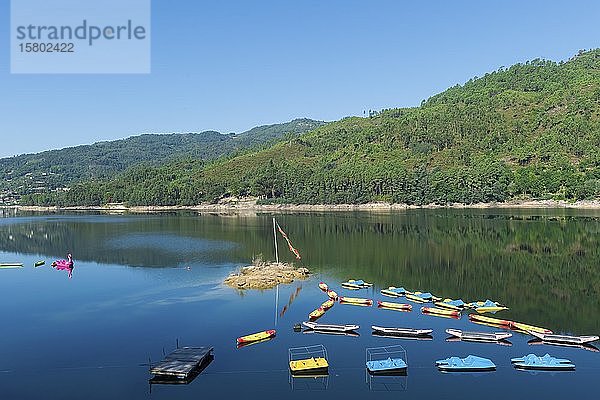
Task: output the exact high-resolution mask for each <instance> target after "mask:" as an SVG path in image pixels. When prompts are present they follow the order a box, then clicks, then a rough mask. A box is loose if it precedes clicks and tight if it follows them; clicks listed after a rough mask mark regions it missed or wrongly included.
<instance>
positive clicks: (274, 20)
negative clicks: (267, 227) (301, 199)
mask: <svg viewBox="0 0 600 400" xmlns="http://www.w3.org/2000/svg"><path fill="white" fill-rule="evenodd" d="M9 15H10V14H9V1H8V0H0V17H1V18H2V19H1V20H0V21H1V23H0V36H1V41H0V43H1V45H0V46H1V47H0V48H1V49H2V55H1V56H0V135H1V138H2V140H1V141H0V157H5V156H11V155H14V154H21V153H31V152H38V151H42V150H46V149H53V148H62V147H66V146H73V145H78V144H86V143H93V142H96V141H101V140H112V139H117V138H123V137H127V136H131V135H136V134H140V133H144V132H196V131H203V130H209V129H214V130H218V131H221V132H231V131H235V132H240V131H243V130H246V129H249V128H251V127H253V126H256V125H261V124H268V123H276V122H283V121H287V120H290V119H293V118H297V117H309V118H314V119H320V120H335V119H339V118H342V117H344V116H348V115H361V114H362V111H363V110H365V109H366V110H368V109H381V108H389V107H405V106H416V105H418V104H419V103H420V101H421V100H423V99H426V98H428V97H429V96H431V95H432V94H435V93H437V92H440V91H442V90H444V89H445V88H447V87H449V86H452V85H454V84H456V83H464V82H465V81H467V80H468V79H469V78H471V77H473V76H475V75H483V74H484V73H485V72H488V71H491V70H494V69H497V68H498V67H500V66H509V65H511V64H514V63H516V62H522V61H526V60H529V59H534V58H536V57H543V58H548V59H551V60H556V61H558V60H566V59H568V58H570V57H571V56H572V55H574V54H575V53H576V52H577V51H578V50H579V49H584V48H585V49H589V48H595V47H600V45H599V43H600V42H599V39H600V30H598V16H599V15H600V2H598V1H597V0H589V1H578V0H574V1H569V2H551V1H541V0H535V1H522V0H520V1H515V0H503V1H481V0H471V1H461V0H453V1H447V0H440V1H420V0H419V1H417V0H413V1H408V0H407V1H399V0H389V1H377V0H364V1H352V0H328V1H323V0H319V1H317V0H315V1H293V2H292V1H282V0H273V1H261V0H254V1H242V0H240V1H227V0H221V1H200V0H188V1H183V0H154V1H153V2H152V73H151V74H148V75H11V74H10V60H9V49H8V47H7V46H8V41H9V28H8V26H9Z"/></svg>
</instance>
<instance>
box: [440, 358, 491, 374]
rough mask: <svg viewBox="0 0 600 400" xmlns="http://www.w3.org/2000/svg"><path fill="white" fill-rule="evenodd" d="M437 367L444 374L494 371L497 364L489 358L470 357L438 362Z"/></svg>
mask: <svg viewBox="0 0 600 400" xmlns="http://www.w3.org/2000/svg"><path fill="white" fill-rule="evenodd" d="M435 365H436V366H437V367H438V369H439V370H440V371H444V372H478V371H493V370H495V369H496V364H494V363H493V362H492V360H489V359H487V358H483V357H478V356H473V355H469V356H467V357H465V358H459V357H450V358H446V359H444V360H437V361H436V362H435Z"/></svg>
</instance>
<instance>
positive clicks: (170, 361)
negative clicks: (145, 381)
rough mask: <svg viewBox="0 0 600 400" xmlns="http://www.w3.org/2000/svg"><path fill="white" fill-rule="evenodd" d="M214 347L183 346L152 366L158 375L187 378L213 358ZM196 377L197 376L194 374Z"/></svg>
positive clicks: (153, 372)
mask: <svg viewBox="0 0 600 400" xmlns="http://www.w3.org/2000/svg"><path fill="white" fill-rule="evenodd" d="M212 352H213V348H212V347H181V348H179V349H177V350H175V351H174V352H172V353H171V354H169V355H167V356H166V357H165V358H164V359H163V360H162V361H160V362H159V363H158V364H156V365H154V366H153V367H152V368H150V373H152V374H154V375H156V376H157V377H164V378H166V377H171V378H176V379H187V378H188V377H190V376H194V375H197V374H195V372H197V371H198V370H200V368H201V366H202V365H206V364H207V363H210V360H212V357H213V355H212ZM194 377H195V376H194Z"/></svg>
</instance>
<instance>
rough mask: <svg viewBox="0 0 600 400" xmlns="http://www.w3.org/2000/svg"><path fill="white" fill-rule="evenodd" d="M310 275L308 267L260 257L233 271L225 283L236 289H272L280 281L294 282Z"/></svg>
mask: <svg viewBox="0 0 600 400" xmlns="http://www.w3.org/2000/svg"><path fill="white" fill-rule="evenodd" d="M308 276H309V272H308V269H307V268H303V267H301V268H296V267H295V266H294V264H288V263H282V262H280V263H276V262H269V261H263V260H262V259H260V258H258V259H256V260H254V261H253V263H252V265H249V266H247V267H242V268H241V269H240V270H239V272H234V273H231V274H230V275H229V276H228V277H227V278H225V282H224V283H225V284H226V285H228V286H231V287H233V288H236V289H271V288H274V287H275V286H277V285H279V284H280V283H292V282H294V280H296V279H307V278H308Z"/></svg>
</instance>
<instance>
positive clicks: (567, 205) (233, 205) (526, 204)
mask: <svg viewBox="0 0 600 400" xmlns="http://www.w3.org/2000/svg"><path fill="white" fill-rule="evenodd" d="M0 208H2V209H14V210H16V211H31V212H60V211H81V212H86V211H102V212H107V213H155V212H170V211H193V212H198V213H219V212H222V213H230V212H277V211H281V212H289V211H292V212H328V211H336V212H355V211H371V212H388V211H405V210H417V209H425V210H426V209H507V208H520V209H536V208H539V209H544V208H547V209H580V210H600V200H586V201H575V202H568V201H564V200H514V201H510V202H504V203H473V204H464V203H450V204H444V205H440V204H426V205H421V206H416V205H409V204H396V203H394V204H392V203H366V204H256V200H254V199H253V200H241V201H228V202H224V203H218V204H199V205H196V206H126V205H124V204H107V205H104V206H72V207H56V206H52V207H42V206H19V205H13V206H0Z"/></svg>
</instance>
